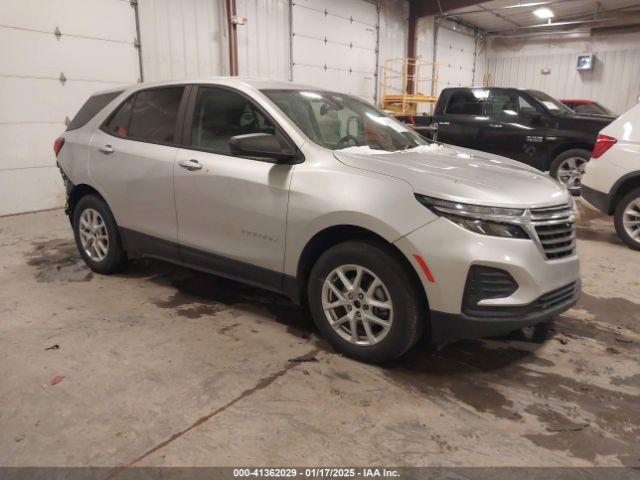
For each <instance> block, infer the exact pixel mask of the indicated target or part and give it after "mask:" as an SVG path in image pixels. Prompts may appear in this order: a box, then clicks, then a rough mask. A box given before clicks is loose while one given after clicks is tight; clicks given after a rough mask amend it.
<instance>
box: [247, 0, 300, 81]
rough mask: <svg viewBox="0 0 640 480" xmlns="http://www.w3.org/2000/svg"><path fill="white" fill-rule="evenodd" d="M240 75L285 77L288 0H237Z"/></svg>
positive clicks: (286, 67) (287, 59)
mask: <svg viewBox="0 0 640 480" xmlns="http://www.w3.org/2000/svg"><path fill="white" fill-rule="evenodd" d="M236 13H237V14H238V15H239V16H241V17H244V18H246V19H247V23H246V24H245V25H238V27H237V31H238V70H239V72H240V75H241V76H250V77H261V78H270V79H275V80H289V57H290V54H289V0H237V3H236Z"/></svg>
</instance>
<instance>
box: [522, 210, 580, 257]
mask: <svg viewBox="0 0 640 480" xmlns="http://www.w3.org/2000/svg"><path fill="white" fill-rule="evenodd" d="M575 220H576V218H575V212H574V210H573V207H572V206H571V205H568V204H565V205H558V206H555V207H545V208H534V209H532V210H531V223H532V224H533V227H534V228H535V230H536V234H537V236H538V241H539V242H540V245H541V246H542V249H543V250H544V254H545V256H546V257H547V259H549V260H557V259H559V258H564V257H569V256H571V255H573V254H574V253H575V251H576V232H575Z"/></svg>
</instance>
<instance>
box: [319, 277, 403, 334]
mask: <svg viewBox="0 0 640 480" xmlns="http://www.w3.org/2000/svg"><path fill="white" fill-rule="evenodd" d="M322 309H323V311H324V314H325V317H326V319H327V321H328V322H329V325H331V328H333V330H334V331H335V332H336V333H337V334H338V335H340V336H341V337H342V338H343V339H345V340H347V341H348V342H350V343H352V344H354V345H358V346H371V345H375V344H377V343H379V342H380V341H382V340H383V339H384V338H385V337H386V336H387V334H388V333H389V331H390V329H391V325H392V324H393V313H394V310H393V302H392V300H391V295H390V294H389V290H388V289H387V287H386V286H385V285H384V283H383V282H382V280H380V278H379V277H378V276H377V275H376V274H375V273H373V272H372V271H371V270H368V269H366V268H364V267H362V266H360V265H341V266H339V267H337V268H335V269H334V270H333V271H331V273H329V275H327V277H326V279H325V281H324V284H323V287H322Z"/></svg>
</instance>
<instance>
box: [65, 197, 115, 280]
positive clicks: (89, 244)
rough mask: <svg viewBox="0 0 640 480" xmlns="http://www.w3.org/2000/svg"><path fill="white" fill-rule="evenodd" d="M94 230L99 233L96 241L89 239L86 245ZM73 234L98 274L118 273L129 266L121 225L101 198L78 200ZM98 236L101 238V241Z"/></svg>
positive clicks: (88, 262) (81, 250) (83, 254)
mask: <svg viewBox="0 0 640 480" xmlns="http://www.w3.org/2000/svg"><path fill="white" fill-rule="evenodd" d="M83 215H84V216H83ZM92 219H93V220H95V221H92ZM87 225H89V226H88V227H87ZM92 231H93V233H95V236H94V239H93V241H91V240H90V239H89V240H88V241H85V244H84V245H83V238H85V239H86V238H87V235H88V236H89V238H91V236H92V235H93V233H92ZM73 234H74V237H75V240H76V245H77V247H78V251H79V252H80V256H81V257H82V259H83V260H84V262H85V263H86V264H87V266H88V267H89V268H90V269H91V270H93V271H94V272H97V273H102V274H110V273H116V272H119V271H121V270H122V269H123V268H124V267H125V266H126V264H127V255H126V253H125V251H124V249H123V248H122V240H121V239H120V232H119V230H118V225H117V224H116V221H115V219H114V218H113V215H112V214H111V210H109V207H108V206H107V204H106V203H105V202H104V200H102V199H101V198H100V197H98V196H97V195H86V196H84V197H82V198H81V199H80V200H79V201H78V204H77V205H76V207H75V208H74V210H73ZM97 237H100V238H101V240H100V241H99V242H98V241H97V240H96V238H97ZM104 238H106V242H105V241H104ZM97 244H99V245H97ZM105 245H106V247H105ZM105 251H106V253H105Z"/></svg>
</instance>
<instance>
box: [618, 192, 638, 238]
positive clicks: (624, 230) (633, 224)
mask: <svg viewBox="0 0 640 480" xmlns="http://www.w3.org/2000/svg"><path fill="white" fill-rule="evenodd" d="M613 221H614V225H615V226H616V232H617V233H618V236H619V237H620V238H621V239H622V240H623V241H624V243H626V244H627V245H629V247H630V248H632V249H634V250H640V188H636V189H635V190H631V191H630V192H629V193H627V194H626V195H625V196H624V197H622V200H620V201H619V202H618V205H617V206H616V211H615V213H614V216H613Z"/></svg>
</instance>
